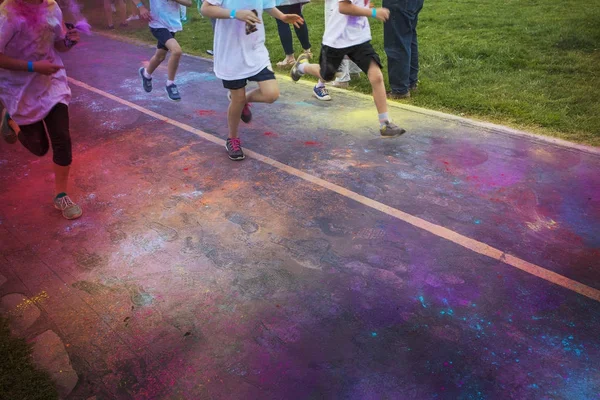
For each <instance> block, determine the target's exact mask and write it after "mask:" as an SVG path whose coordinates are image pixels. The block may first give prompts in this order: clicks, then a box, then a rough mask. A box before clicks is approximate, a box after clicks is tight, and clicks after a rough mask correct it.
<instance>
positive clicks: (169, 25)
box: [148, 0, 183, 32]
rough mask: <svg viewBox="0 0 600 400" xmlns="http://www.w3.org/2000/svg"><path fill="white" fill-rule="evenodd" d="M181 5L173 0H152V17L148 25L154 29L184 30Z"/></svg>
mask: <svg viewBox="0 0 600 400" xmlns="http://www.w3.org/2000/svg"><path fill="white" fill-rule="evenodd" d="M180 13H181V5H180V4H179V3H177V2H176V1H173V0H150V15H151V16H152V19H151V20H150V23H149V24H148V26H150V28H154V29H160V28H164V29H167V30H168V31H169V32H179V31H181V30H183V26H182V25H181V15H180Z"/></svg>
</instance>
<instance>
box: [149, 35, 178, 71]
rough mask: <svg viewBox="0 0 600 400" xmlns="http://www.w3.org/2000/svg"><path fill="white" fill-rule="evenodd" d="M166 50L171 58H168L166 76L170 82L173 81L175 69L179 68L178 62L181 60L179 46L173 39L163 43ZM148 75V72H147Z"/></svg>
mask: <svg viewBox="0 0 600 400" xmlns="http://www.w3.org/2000/svg"><path fill="white" fill-rule="evenodd" d="M165 46H167V49H169V51H170V52H171V56H170V57H169V66H168V76H169V80H170V81H174V80H175V74H177V68H179V60H180V59H181V54H182V51H181V46H179V43H177V40H175V39H169V40H167V43H165ZM148 73H150V71H148Z"/></svg>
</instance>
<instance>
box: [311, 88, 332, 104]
mask: <svg viewBox="0 0 600 400" xmlns="http://www.w3.org/2000/svg"><path fill="white" fill-rule="evenodd" d="M313 96H315V97H316V98H317V99H319V100H321V101H329V100H331V96H330V95H329V90H327V88H326V87H325V86H321V87H319V86H315V87H314V88H313Z"/></svg>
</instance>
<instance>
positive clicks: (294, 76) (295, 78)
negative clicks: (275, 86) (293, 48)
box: [290, 54, 308, 82]
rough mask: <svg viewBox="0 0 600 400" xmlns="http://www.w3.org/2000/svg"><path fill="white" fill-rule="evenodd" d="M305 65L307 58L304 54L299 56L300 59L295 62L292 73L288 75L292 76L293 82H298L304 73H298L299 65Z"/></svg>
mask: <svg viewBox="0 0 600 400" xmlns="http://www.w3.org/2000/svg"><path fill="white" fill-rule="evenodd" d="M307 63H308V57H307V56H306V54H301V55H300V57H298V60H296V63H295V64H294V66H293V67H292V71H291V72H290V75H291V76H292V80H293V81H294V82H298V81H299V80H300V78H302V75H304V73H303V72H300V70H299V69H298V67H299V66H300V64H307Z"/></svg>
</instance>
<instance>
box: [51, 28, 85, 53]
mask: <svg viewBox="0 0 600 400" xmlns="http://www.w3.org/2000/svg"><path fill="white" fill-rule="evenodd" d="M64 26H65V25H64V23H63V27H64ZM70 27H71V29H69V30H67V33H66V35H65V39H59V40H56V41H55V42H54V48H55V49H56V51H58V52H60V53H65V52H67V51H69V50H71V49H72V48H73V45H75V44H76V43H77V42H79V40H80V39H81V38H80V37H79V31H78V30H77V29H75V28H73V25H70ZM63 29H64V28H63ZM66 40H70V41H71V42H72V43H71V46H70V47H69V46H67V43H66Z"/></svg>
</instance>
